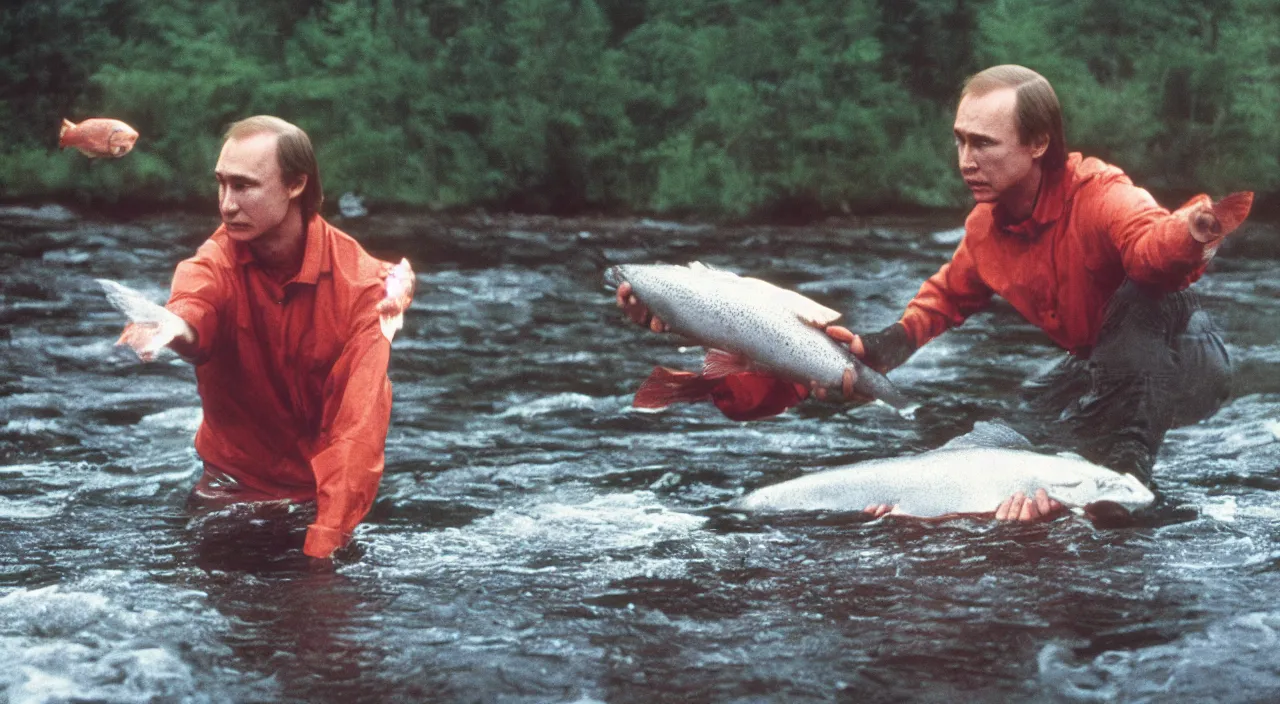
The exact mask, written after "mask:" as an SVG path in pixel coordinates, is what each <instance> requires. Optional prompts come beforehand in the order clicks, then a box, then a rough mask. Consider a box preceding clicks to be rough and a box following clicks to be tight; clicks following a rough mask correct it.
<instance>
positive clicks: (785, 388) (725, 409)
mask: <svg viewBox="0 0 1280 704" xmlns="http://www.w3.org/2000/svg"><path fill="white" fill-rule="evenodd" d="M807 395H808V394H807V393H801V389H798V388H796V385H795V384H793V383H791V382H790V381H787V380H786V379H779V378H778V377H776V376H772V375H770V374H764V373H761V372H741V373H738V374H731V375H729V376H726V377H724V378H722V379H719V380H718V383H717V385H716V387H715V389H714V390H713V391H712V392H711V401H712V402H713V403H715V404H716V408H719V409H720V412H721V413H723V414H724V415H725V416H726V417H727V418H729V419H730V420H740V421H742V420H757V419H759V418H768V417H770V416H776V415H778V414H779V413H782V412H783V411H785V410H787V409H788V408H791V407H792V406H795V405H797V404H799V403H800V402H801V401H803V400H804V399H805V396H807Z"/></svg>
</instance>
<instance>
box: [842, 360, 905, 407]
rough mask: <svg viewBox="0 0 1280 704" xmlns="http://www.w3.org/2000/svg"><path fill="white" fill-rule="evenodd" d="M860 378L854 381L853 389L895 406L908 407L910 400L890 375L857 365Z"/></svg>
mask: <svg viewBox="0 0 1280 704" xmlns="http://www.w3.org/2000/svg"><path fill="white" fill-rule="evenodd" d="M857 372H858V379H857V381H855V382H854V383H853V390H854V391H855V392H857V393H858V394H861V395H863V396H870V397H872V398H878V399H880V400H881V401H884V402H885V403H887V404H889V405H890V406H893V407H894V408H899V409H901V408H906V407H907V406H908V405H910V403H911V402H910V400H909V399H908V398H907V397H906V396H905V395H904V394H903V393H902V392H901V391H899V390H898V387H897V386H895V385H894V383H893V382H892V381H889V377H887V376H885V375H884V374H881V373H880V372H878V371H876V370H874V369H872V368H871V367H868V366H867V365H865V364H858V365H857Z"/></svg>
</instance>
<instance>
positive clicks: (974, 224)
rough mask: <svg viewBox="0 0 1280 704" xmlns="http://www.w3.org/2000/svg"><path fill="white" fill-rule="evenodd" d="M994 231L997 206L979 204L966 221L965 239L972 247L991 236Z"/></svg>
mask: <svg viewBox="0 0 1280 704" xmlns="http://www.w3.org/2000/svg"><path fill="white" fill-rule="evenodd" d="M994 229H995V206H994V205H993V204H991V203H978V204H977V205H975V206H973V210H970V211H969V215H968V216H967V217H966V218H965V219H964V239H965V241H966V243H968V244H970V245H972V244H973V243H974V242H975V241H976V240H978V239H982V238H985V237H988V236H990V235H991V232H992V231H993V230H994Z"/></svg>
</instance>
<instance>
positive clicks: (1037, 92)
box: [960, 64, 1067, 171]
mask: <svg viewBox="0 0 1280 704" xmlns="http://www.w3.org/2000/svg"><path fill="white" fill-rule="evenodd" d="M1000 88H1013V89H1014V90H1015V91H1016V93H1015V95H1016V96H1017V98H1016V102H1015V103H1014V110H1015V112H1016V113H1017V119H1018V140H1019V141H1021V142H1022V143H1023V144H1030V143H1031V141H1032V140H1033V139H1035V138H1036V137H1039V136H1040V135H1046V136H1048V137H1049V148H1048V149H1047V150H1045V153H1044V157H1043V158H1042V160H1041V162H1040V163H1041V165H1043V166H1044V168H1045V170H1047V171H1052V170H1055V169H1060V168H1062V167H1063V166H1064V165H1065V164H1066V163H1067V140H1066V137H1065V136H1064V134H1063V129H1062V106H1061V105H1059V104H1058V95H1057V93H1054V92H1053V86H1051V85H1049V81H1048V80H1047V79H1046V78H1045V77H1044V76H1041V75H1040V74H1038V73H1036V72H1035V71H1032V70H1031V69H1029V68H1026V67H1024V66H1017V65H1015V64H1004V65H1002V66H992V67H991V68H989V69H986V70H985V71H980V72H978V73H975V74H973V75H972V76H970V77H969V80H967V81H965V83H964V90H962V91H961V92H960V99H961V100H964V98H965V96H968V95H973V96H983V95H986V94H987V93H990V92H991V91H993V90H997V89H1000Z"/></svg>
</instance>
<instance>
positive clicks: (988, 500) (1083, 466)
mask: <svg viewBox="0 0 1280 704" xmlns="http://www.w3.org/2000/svg"><path fill="white" fill-rule="evenodd" d="M1039 488H1043V489H1045V490H1046V491H1047V492H1048V494H1049V495H1050V496H1052V497H1053V498H1055V499H1057V500H1058V501H1060V502H1061V503H1062V504H1063V505H1065V506H1067V507H1068V508H1084V507H1085V506H1088V505H1089V504H1092V503H1095V502H1099V501H1108V502H1112V503H1115V504H1118V505H1120V506H1122V507H1124V508H1126V509H1128V510H1130V511H1133V510H1136V509H1139V508H1145V507H1147V506H1150V505H1151V504H1152V503H1154V501H1155V496H1154V495H1153V494H1152V493H1151V491H1150V490H1149V489H1147V488H1146V487H1145V486H1143V485H1142V483H1141V482H1139V481H1138V480H1137V479H1136V478H1134V477H1133V476H1131V475H1128V474H1120V473H1117V472H1113V471H1111V470H1110V469H1107V468H1105V467H1100V466H1098V465H1095V464H1092V463H1090V462H1087V461H1085V460H1083V459H1078V458H1073V457H1066V456H1059V455H1043V454H1039V453H1036V452H1030V451H1027V450H1014V449H1006V448H965V449H939V450H933V451H931V452H925V453H922V454H919V455H913V456H909V457H895V458H890V459H882V460H871V461H867V462H860V463H857V464H854V465H850V466H846V467H839V468H835V469H829V470H825V471H821V472H815V473H813V474H808V475H805V476H803V477H798V478H796V479H793V480H790V481H787V482H782V483H780V484H775V485H773V486H767V487H764V488H761V489H758V490H756V491H754V492H752V493H750V494H748V495H747V496H745V497H743V498H742V499H740V500H739V501H738V503H737V505H736V506H737V508H740V509H743V510H748V511H760V512H780V511H861V510H863V509H864V508H866V507H867V506H870V505H881V504H888V505H892V506H895V508H894V510H893V511H892V513H895V514H902V515H909V516H918V517H923V518H936V517H940V516H947V515H953V514H980V513H991V512H992V511H994V510H995V509H996V507H997V506H999V504H1000V503H1001V502H1002V501H1003V500H1005V499H1007V498H1008V497H1010V496H1012V495H1013V494H1014V493H1015V492H1019V491H1021V492H1023V493H1026V494H1028V495H1030V494H1031V493H1032V492H1034V491H1035V490H1036V489H1039Z"/></svg>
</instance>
